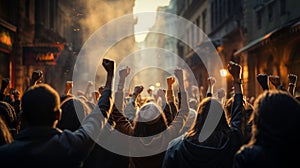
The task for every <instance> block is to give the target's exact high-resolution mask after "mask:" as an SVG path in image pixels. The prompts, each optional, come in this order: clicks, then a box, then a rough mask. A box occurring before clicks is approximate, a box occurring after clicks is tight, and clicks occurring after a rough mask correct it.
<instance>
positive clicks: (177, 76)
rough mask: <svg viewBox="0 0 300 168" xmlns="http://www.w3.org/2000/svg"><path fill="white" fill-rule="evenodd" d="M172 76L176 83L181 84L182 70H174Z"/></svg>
mask: <svg viewBox="0 0 300 168" xmlns="http://www.w3.org/2000/svg"><path fill="white" fill-rule="evenodd" d="M174 75H175V77H176V78H177V79H178V81H181V82H183V71H182V69H175V70H174Z"/></svg>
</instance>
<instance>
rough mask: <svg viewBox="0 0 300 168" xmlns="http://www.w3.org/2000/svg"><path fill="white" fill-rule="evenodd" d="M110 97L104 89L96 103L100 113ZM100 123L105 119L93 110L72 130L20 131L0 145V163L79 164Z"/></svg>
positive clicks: (81, 162)
mask: <svg viewBox="0 0 300 168" xmlns="http://www.w3.org/2000/svg"><path fill="white" fill-rule="evenodd" d="M110 98H111V91H110V90H104V91H103V94H102V96H101V98H100V100H99V104H98V105H99V108H100V109H101V112H102V113H109V110H110V106H111V104H110ZM108 115H109V114H108ZM104 124H106V120H105V119H104V118H103V117H101V113H100V111H99V110H94V111H93V112H92V113H91V114H90V115H89V116H87V118H86V119H85V120H84V121H83V123H82V127H81V128H79V129H78V130H76V131H75V132H71V131H68V130H65V131H61V130H58V129H55V128H51V127H35V128H34V127H31V128H28V129H25V130H22V131H21V132H20V133H19V135H17V137H16V138H15V140H14V142H13V143H11V144H6V145H3V146H1V147H0V166H1V167H3V168H5V167H9V168H12V167H55V168H58V167H64V168H66V167H72V168H75V167H82V166H83V162H84V160H85V159H86V158H87V156H88V155H89V152H90V151H91V150H92V149H93V147H94V141H93V140H92V139H91V138H90V136H89V135H90V134H91V133H97V130H99V129H101V128H103V127H104ZM98 132H99V131H98Z"/></svg>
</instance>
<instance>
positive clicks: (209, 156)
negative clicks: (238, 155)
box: [170, 135, 232, 167]
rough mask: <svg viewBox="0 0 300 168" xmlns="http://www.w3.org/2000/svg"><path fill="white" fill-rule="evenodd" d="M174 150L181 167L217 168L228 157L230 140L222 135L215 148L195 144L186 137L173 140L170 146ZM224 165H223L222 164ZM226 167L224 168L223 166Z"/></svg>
mask: <svg viewBox="0 0 300 168" xmlns="http://www.w3.org/2000/svg"><path fill="white" fill-rule="evenodd" d="M172 145H175V146H173V149H174V150H176V152H177V155H176V157H177V158H178V160H180V162H183V165H189V166H191V167H219V166H220V165H222V164H223V163H224V160H225V162H227V161H226V160H228V158H227V157H228V156H230V150H232V149H231V145H230V139H229V137H228V136H226V135H222V137H221V138H220V139H219V142H218V143H217V145H216V146H213V145H209V144H205V145H203V144H201V143H199V142H197V143H195V142H193V141H192V140H191V139H189V138H187V136H182V137H179V138H177V139H174V140H173V141H172V142H171V143H170V146H172ZM224 164H225V163H224ZM225 167H226V166H225Z"/></svg>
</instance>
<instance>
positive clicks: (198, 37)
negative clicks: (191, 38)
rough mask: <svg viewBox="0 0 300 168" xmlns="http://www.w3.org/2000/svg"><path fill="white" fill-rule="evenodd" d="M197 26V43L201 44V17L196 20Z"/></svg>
mask: <svg viewBox="0 0 300 168" xmlns="http://www.w3.org/2000/svg"><path fill="white" fill-rule="evenodd" d="M196 25H197V30H196V31H197V34H196V35H197V38H196V39H197V42H199V41H200V31H199V29H200V17H198V18H197V19H196Z"/></svg>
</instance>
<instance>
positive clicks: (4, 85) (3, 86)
mask: <svg viewBox="0 0 300 168" xmlns="http://www.w3.org/2000/svg"><path fill="white" fill-rule="evenodd" d="M9 82H10V81H9V79H8V78H3V79H2V84H1V91H4V90H5V89H6V88H7V87H8V85H9Z"/></svg>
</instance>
